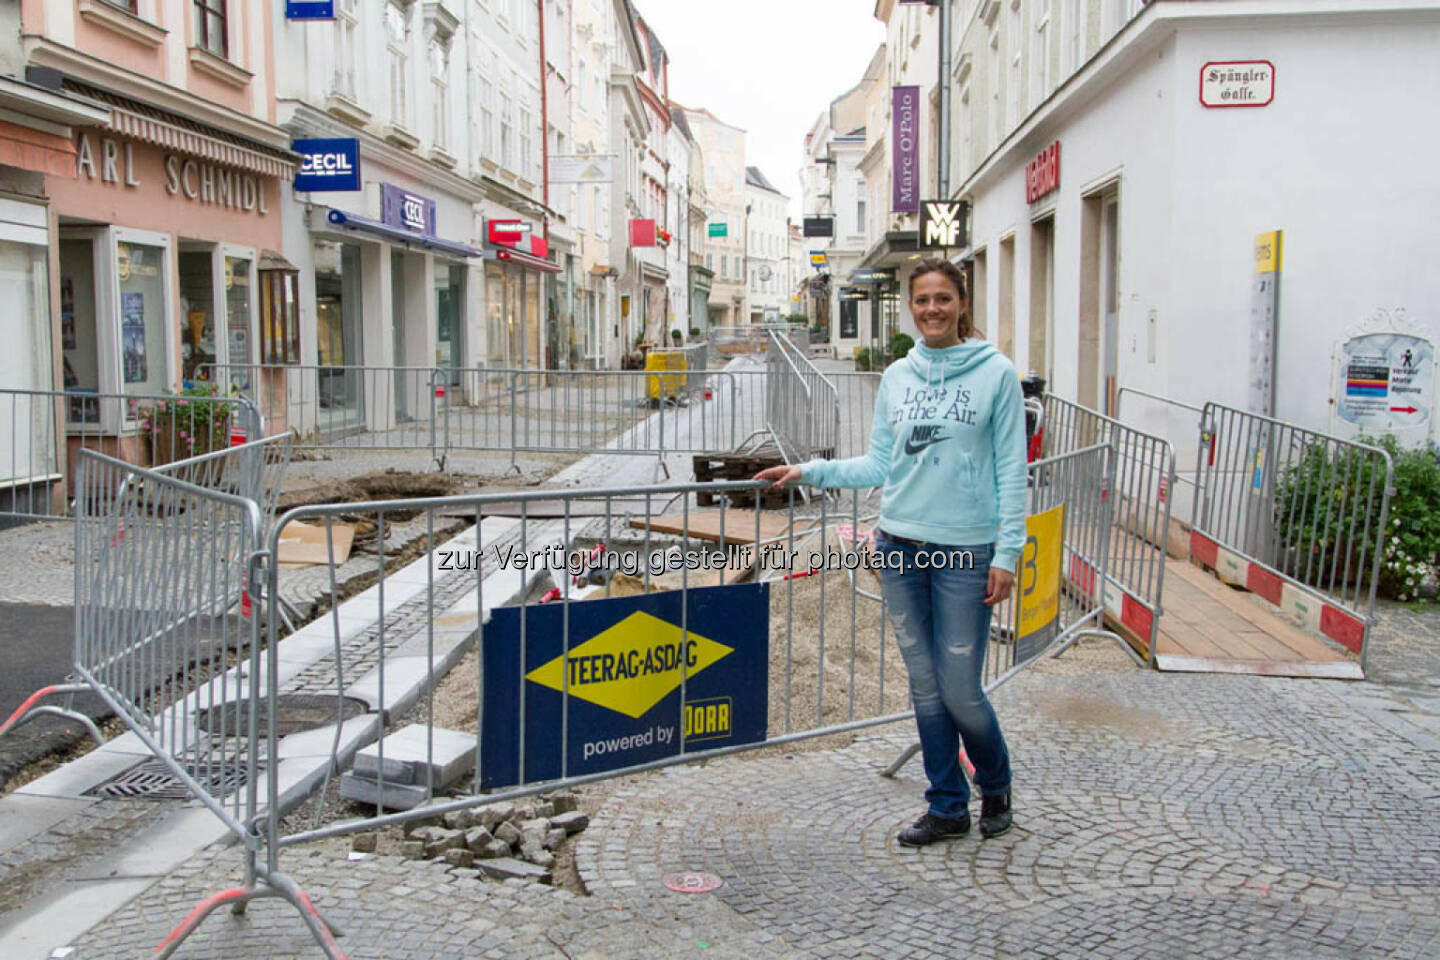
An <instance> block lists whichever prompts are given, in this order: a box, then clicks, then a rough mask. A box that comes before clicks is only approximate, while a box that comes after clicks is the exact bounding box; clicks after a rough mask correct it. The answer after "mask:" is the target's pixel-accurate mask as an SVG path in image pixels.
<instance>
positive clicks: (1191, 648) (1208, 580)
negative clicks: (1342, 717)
mask: <svg viewBox="0 0 1440 960" xmlns="http://www.w3.org/2000/svg"><path fill="white" fill-rule="evenodd" d="M1163 607H1164V613H1163V615H1162V616H1161V617H1160V630H1159V637H1158V638H1157V641H1156V644H1155V665H1156V667H1158V668H1159V669H1161V670H1169V671H1185V672H1191V673H1251V674H1262V675H1265V676H1272V677H1326V678H1331V679H1341V680H1363V679H1365V674H1364V672H1363V671H1362V670H1361V669H1360V664H1359V663H1358V662H1356V661H1355V660H1354V659H1353V658H1351V657H1350V656H1349V655H1347V654H1346V653H1345V652H1344V651H1342V650H1340V649H1339V648H1337V647H1335V646H1332V645H1331V644H1329V643H1327V642H1326V641H1324V640H1321V639H1320V638H1318V637H1314V636H1311V635H1310V634H1308V633H1306V632H1305V631H1303V630H1301V629H1300V628H1299V627H1296V626H1294V625H1293V624H1291V623H1290V622H1289V621H1287V620H1286V619H1284V618H1283V617H1280V616H1277V615H1276V614H1275V613H1274V612H1272V610H1271V608H1268V607H1267V606H1266V605H1265V604H1263V603H1261V602H1260V601H1258V600H1256V599H1255V598H1254V597H1252V596H1251V595H1250V594H1248V593H1246V592H1245V591H1242V590H1236V589H1234V588H1232V587H1228V586H1226V585H1225V584H1223V583H1221V582H1220V581H1219V580H1218V579H1216V578H1215V577H1214V576H1212V575H1211V574H1210V573H1208V572H1206V571H1205V570H1202V569H1201V568H1199V567H1197V566H1195V565H1194V564H1192V563H1190V562H1189V561H1188V560H1177V559H1175V558H1173V557H1167V558H1166V559H1165V593H1164V598H1163Z"/></svg>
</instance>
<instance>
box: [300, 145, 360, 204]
mask: <svg viewBox="0 0 1440 960" xmlns="http://www.w3.org/2000/svg"><path fill="white" fill-rule="evenodd" d="M291 149H293V150H294V151H295V152H296V153H298V154H300V158H301V159H300V169H299V170H298V171H297V172H296V174H295V189H296V190H308V191H315V192H333V191H342V190H352V191H353V190H359V189H360V141H359V140H356V139H354V138H353V137H352V138H348V139H347V138H339V139H333V138H327V139H320V140H296V141H295V142H294V144H292V147H291Z"/></svg>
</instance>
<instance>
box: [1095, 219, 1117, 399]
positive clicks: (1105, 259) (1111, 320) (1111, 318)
mask: <svg viewBox="0 0 1440 960" xmlns="http://www.w3.org/2000/svg"><path fill="white" fill-rule="evenodd" d="M1100 236H1101V240H1100V250H1101V260H1100V305H1101V309H1102V310H1103V311H1104V316H1105V337H1104V352H1103V353H1102V357H1103V360H1102V368H1101V376H1102V379H1101V382H1102V383H1103V384H1104V388H1105V390H1104V396H1103V398H1102V399H1103V401H1104V403H1105V407H1104V410H1105V413H1106V414H1107V415H1109V416H1114V415H1115V377H1116V374H1117V369H1116V368H1117V367H1118V365H1119V355H1120V347H1119V344H1120V321H1119V315H1120V197H1119V195H1118V194H1115V193H1111V194H1110V195H1109V196H1107V197H1106V198H1105V200H1104V211H1103V215H1102V217H1101V225H1100Z"/></svg>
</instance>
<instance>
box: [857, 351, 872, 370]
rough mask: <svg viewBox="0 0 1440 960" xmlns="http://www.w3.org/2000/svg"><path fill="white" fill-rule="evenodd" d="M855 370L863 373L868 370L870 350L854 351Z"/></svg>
mask: <svg viewBox="0 0 1440 960" xmlns="http://www.w3.org/2000/svg"><path fill="white" fill-rule="evenodd" d="M855 369H856V370H860V371H865V370H869V369H870V348H869V347H861V348H860V349H859V350H857V351H855Z"/></svg>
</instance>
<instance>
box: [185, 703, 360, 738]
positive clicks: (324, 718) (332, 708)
mask: <svg viewBox="0 0 1440 960" xmlns="http://www.w3.org/2000/svg"><path fill="white" fill-rule="evenodd" d="M367 709H368V707H366V705H365V701H363V700H356V699H355V698H353V697H345V698H343V699H341V700H338V701H337V698H335V697H333V696H330V695H328V694H318V693H282V694H280V695H279V696H278V697H276V698H275V729H276V732H277V734H278V735H279V736H282V737H288V736H290V734H292V733H303V732H304V731H306V730H314V729H316V728H317V727H325V726H329V725H330V724H332V723H338V722H340V721H342V720H349V719H350V718H351V717H358V716H359V715H360V714H362V713H365V712H366V710H367ZM257 710H258V717H259V726H260V734H261V735H262V736H263V735H265V734H266V733H267V732H268V724H267V723H266V720H267V716H266V714H267V711H266V708H265V704H264V703H260V704H259V705H258V707H257ZM195 722H196V723H197V724H198V725H199V727H200V729H201V730H204V731H205V732H206V733H208V734H212V735H220V736H226V737H244V736H248V735H249V732H250V701H249V700H232V701H231V702H229V703H224V704H220V705H219V706H216V707H212V708H210V709H209V710H201V711H200V712H199V713H198V714H196V717H195Z"/></svg>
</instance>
